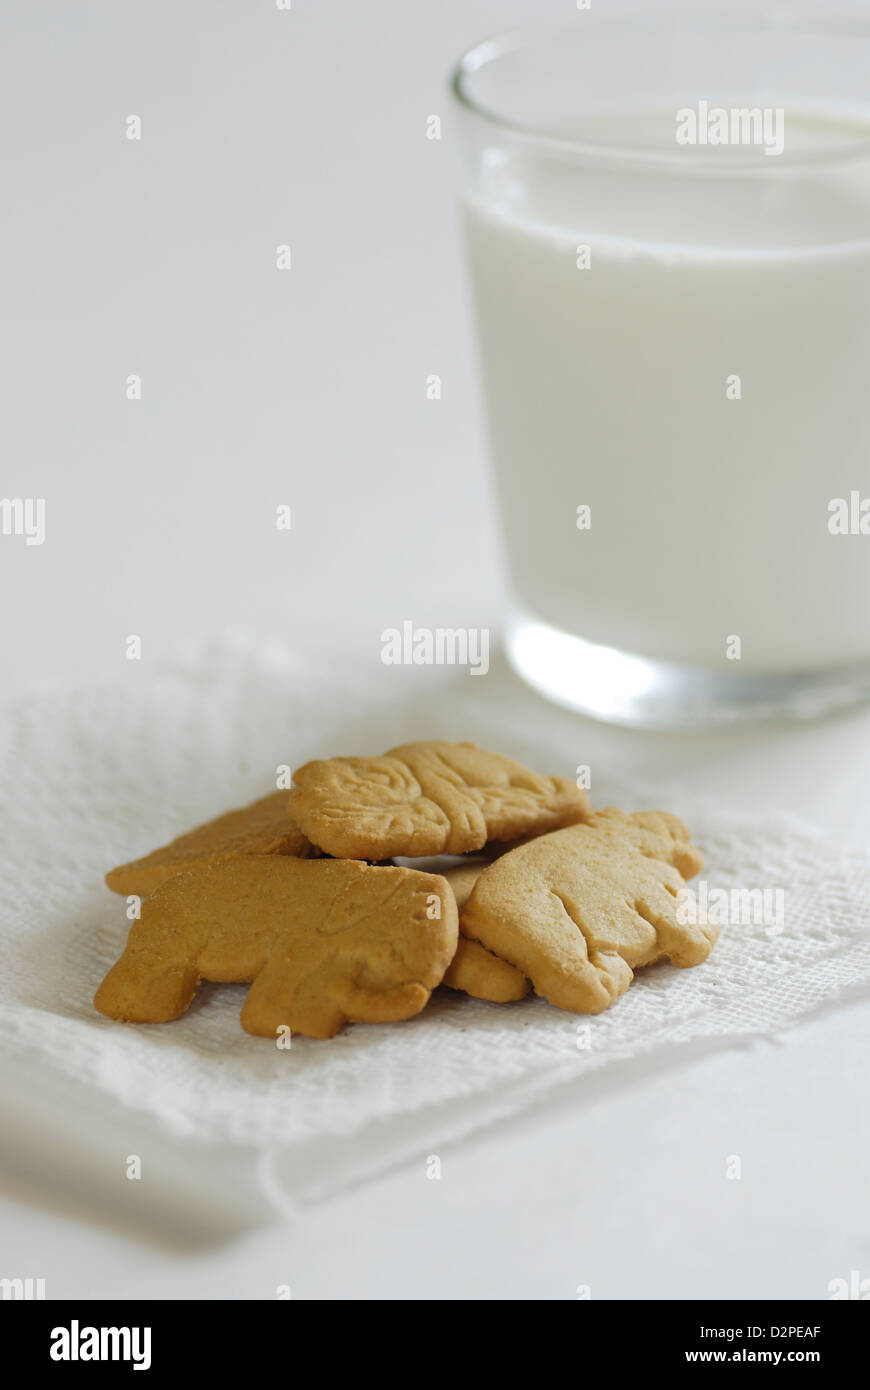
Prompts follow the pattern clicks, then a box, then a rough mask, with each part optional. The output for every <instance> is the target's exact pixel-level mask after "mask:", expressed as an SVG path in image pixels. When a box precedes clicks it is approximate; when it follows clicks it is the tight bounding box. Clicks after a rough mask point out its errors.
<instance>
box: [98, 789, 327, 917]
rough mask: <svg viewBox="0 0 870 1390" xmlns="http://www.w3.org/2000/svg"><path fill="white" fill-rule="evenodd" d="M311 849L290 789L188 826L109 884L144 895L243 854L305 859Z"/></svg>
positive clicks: (115, 872)
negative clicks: (296, 819)
mask: <svg viewBox="0 0 870 1390" xmlns="http://www.w3.org/2000/svg"><path fill="white" fill-rule="evenodd" d="M311 852H312V847H311V845H310V844H309V843H308V841H307V840H306V838H305V836H304V835H303V834H302V832H301V830H297V828H296V826H295V825H294V823H293V821H292V820H291V819H290V793H289V791H277V792H272V793H271V795H270V796H264V797H262V798H261V799H260V800H259V801H254V802H252V803H251V805H250V806H242V807H241V808H240V809H239V810H237V811H227V812H226V814H225V815H223V816H218V817H217V819H216V820H210V821H207V822H206V824H205V825H198V826H197V827H196V829H195V830H188V831H187V832H186V833H185V834H184V835H179V837H178V839H177V840H173V841H172V843H171V844H168V845H163V846H162V847H161V848H160V849H155V850H153V851H152V853H151V854H147V855H146V856H145V858H144V859H134V860H133V862H132V863H130V864H121V865H120V866H119V867H118V868H117V869H110V870H109V872H108V873H107V874H106V883H107V884H108V885H109V887H110V888H111V890H112V892H113V893H124V894H127V895H129V894H135V895H136V896H137V897H140V898H144V897H147V895H148V894H149V893H152V892H153V891H154V889H155V888H157V887H159V885H160V884H161V883H165V881H166V880H167V879H168V878H172V876H173V874H178V873H182V872H183V871H184V870H185V869H195V868H199V867H201V866H203V865H206V864H219V863H221V862H222V861H223V860H225V859H234V858H235V857H236V856H237V855H239V854H290V855H293V856H294V857H297V858H300V859H304V858H305V857H306V855H308V854H310V853H311Z"/></svg>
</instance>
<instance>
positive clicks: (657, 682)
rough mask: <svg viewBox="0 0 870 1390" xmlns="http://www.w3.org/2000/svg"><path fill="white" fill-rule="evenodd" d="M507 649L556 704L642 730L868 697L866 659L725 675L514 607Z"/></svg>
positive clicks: (731, 721)
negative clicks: (586, 635)
mask: <svg viewBox="0 0 870 1390" xmlns="http://www.w3.org/2000/svg"><path fill="white" fill-rule="evenodd" d="M507 654H508V659H509V661H510V663H511V665H512V666H513V668H514V670H515V671H516V672H517V674H518V675H520V676H522V678H523V680H525V681H527V682H528V684H529V685H531V686H534V688H535V690H537V691H539V692H540V693H541V694H542V695H545V696H546V697H547V698H548V699H550V700H554V701H555V702H556V703H557V704H560V705H566V706H567V707H568V708H569V709H574V710H578V711H579V712H580V713H581V714H587V715H591V716H592V718H594V719H603V720H606V721H607V722H608V723H611V724H632V725H635V726H636V727H638V728H645V729H669V730H677V729H695V730H701V729H721V728H728V727H734V726H741V727H742V726H744V725H751V724H758V723H767V722H774V721H782V720H797V719H820V718H821V717H822V716H823V715H826V714H830V713H832V712H833V711H836V710H841V709H845V708H847V707H848V706H850V705H856V704H860V703H862V702H863V701H865V700H868V699H870V661H866V662H861V663H859V664H856V665H850V666H839V667H836V668H833V669H832V668H826V669H824V670H818V671H783V672H772V673H770V674H768V675H759V674H755V675H752V674H742V673H740V672H735V673H734V675H730V674H728V673H721V672H717V671H705V670H702V669H700V668H697V667H691V666H680V665H675V664H672V663H670V662H665V661H652V660H650V659H648V658H647V657H641V656H632V655H630V654H628V653H626V652H620V651H616V650H615V649H614V648H613V647H600V646H596V645H595V644H593V643H592V642H584V641H583V640H582V638H580V637H575V636H573V635H572V634H571V633H568V632H563V631H561V630H560V629H559V628H556V627H550V625H549V624H547V623H542V622H540V621H539V620H538V619H537V618H534V617H532V616H531V615H530V614H527V613H523V612H522V611H521V610H517V609H515V610H514V612H513V615H512V617H511V619H510V621H509V623H508V628H507ZM735 664H738V663H735Z"/></svg>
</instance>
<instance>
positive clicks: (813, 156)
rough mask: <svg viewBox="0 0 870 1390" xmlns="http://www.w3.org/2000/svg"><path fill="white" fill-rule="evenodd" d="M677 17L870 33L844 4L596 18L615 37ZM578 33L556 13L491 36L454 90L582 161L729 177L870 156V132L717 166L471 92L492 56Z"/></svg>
mask: <svg viewBox="0 0 870 1390" xmlns="http://www.w3.org/2000/svg"><path fill="white" fill-rule="evenodd" d="M674 20H679V28H680V29H681V30H686V29H690V30H694V31H695V32H697V33H707V34H715V33H716V32H731V33H734V32H737V31H740V30H748V31H752V32H755V33H766V34H775V33H777V32H780V33H791V34H800V33H804V34H807V35H812V34H834V35H837V34H841V35H843V36H852V37H855V38H860V39H864V40H868V39H870V16H868V13H867V11H866V10H864V11H863V12H858V11H856V10H854V9H853V10H848V9H845V8H842V7H841V8H838V9H837V10H834V11H829V12H827V14H825V15H814V14H811V13H810V12H809V11H808V10H803V11H794V10H792V11H791V12H789V11H780V12H777V13H774V14H770V15H767V16H765V15H758V14H753V13H751V12H749V11H744V12H743V13H742V14H740V13H738V14H735V13H733V12H731V11H724V10H723V11H717V12H716V13H714V14H710V15H701V16H699V15H697V14H692V12H691V11H687V10H676V9H673V8H672V9H670V10H669V11H665V13H664V14H662V13H661V12H659V13H658V14H657V15H656V16H655V17H650V18H646V17H645V16H644V15H642V14H639V13H638V14H635V15H630V14H626V15H625V16H622V17H618V16H608V17H606V18H603V19H597V18H596V19H595V21H594V23H595V35H597V36H601V35H603V34H604V33H608V34H609V35H610V36H614V35H615V34H618V33H626V34H632V33H643V32H650V31H654V32H656V33H661V31H662V28H663V25H666V24H669V23H670V27H671V28H672V29H673V28H675V27H677V26H675V25H674V23H673V21H674ZM577 33H578V31H577V29H576V26H575V25H574V24H571V23H568V22H566V21H565V20H551V21H539V22H536V23H533V24H527V25H522V26H518V27H514V28H511V29H505V30H502V31H501V32H499V33H497V34H493V35H492V36H490V37H489V38H485V39H481V40H479V41H478V42H477V43H474V44H472V45H471V46H470V47H469V48H467V49H466V50H465V51H464V52H463V53H462V54H461V56H460V57H459V58H458V60H457V61H456V63H455V64H454V65H453V67H452V68H451V70H450V73H449V77H448V85H449V90H450V92H451V94H452V96H453V98H454V100H455V101H456V103H457V105H458V106H459V107H460V108H461V109H462V110H463V111H465V112H467V113H468V114H469V115H471V116H474V117H476V118H478V119H479V120H481V121H483V122H484V123H485V124H487V125H489V126H492V127H493V129H495V130H497V131H501V132H502V133H503V134H510V135H513V136H516V137H519V138H520V139H522V140H525V141H528V142H530V143H534V144H535V145H538V146H541V147H544V148H549V149H551V150H552V151H553V152H554V153H559V154H561V155H562V156H563V157H564V156H573V157H574V158H575V159H577V160H583V159H589V158H590V157H591V158H593V159H594V160H595V161H597V162H613V163H622V164H628V163H632V164H645V165H659V166H661V165H665V166H666V167H668V168H670V169H676V168H680V169H682V171H683V172H684V173H685V172H687V171H688V170H689V169H691V170H692V171H693V172H695V173H703V174H704V175H708V174H710V175H723V174H724V175H726V176H727V175H732V176H733V175H735V174H738V175H740V176H744V175H746V174H753V173H755V174H757V173H761V172H762V171H763V172H765V173H771V172H772V173H775V172H776V168H777V167H779V168H782V167H783V166H785V167H787V168H790V169H794V168H796V167H802V168H807V167H809V168H821V167H826V166H829V165H832V164H841V163H852V162H860V161H862V160H870V135H868V139H867V140H855V141H852V142H850V143H849V144H846V145H837V146H835V147H833V148H829V149H826V150H823V151H805V152H804V153H802V154H788V153H786V152H785V151H783V153H782V154H780V155H777V158H776V160H775V161H770V160H768V161H765V163H764V164H759V162H758V159H757V157H756V158H753V157H752V156H751V155H748V156H738V157H733V156H732V157H731V158H730V159H729V160H728V162H727V163H724V162H723V163H722V164H720V165H718V166H717V165H715V164H713V163H712V162H710V161H707V162H705V163H704V164H703V166H702V164H701V162H700V160H698V159H697V158H696V159H694V160H693V159H692V157H691V155H690V156H689V158H688V159H687V158H686V148H685V147H680V148H674V149H673V150H666V149H651V148H649V147H644V146H638V145H629V144H620V143H604V142H602V141H596V140H583V139H577V138H575V137H572V136H567V135H557V134H554V133H553V132H552V131H548V130H546V129H541V128H539V127H537V126H535V125H529V124H526V123H525V122H522V121H517V120H513V119H511V118H510V117H509V116H506V115H502V114H501V113H500V112H499V111H497V110H494V109H492V108H490V107H487V106H485V105H483V104H482V103H480V102H478V101H477V100H476V99H475V98H474V97H473V96H472V95H471V93H470V91H469V85H470V82H471V80H472V79H473V78H474V76H475V75H476V74H477V73H478V72H480V71H481V69H483V68H484V67H486V66H488V65H489V64H490V63H493V62H497V61H498V60H499V59H500V58H503V57H505V56H506V55H507V54H509V53H514V52H517V51H518V50H520V49H523V48H531V47H533V46H534V43H535V40H536V39H541V38H543V37H544V36H545V35H547V34H550V35H558V34H571V35H572V36H576V35H577ZM595 35H590V36H589V37H590V39H592V38H594V37H595ZM868 53H870V48H868ZM844 114H845V113H844ZM868 132H870V99H868ZM771 166H772V167H771Z"/></svg>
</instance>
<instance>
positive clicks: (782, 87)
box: [453, 0, 870, 728]
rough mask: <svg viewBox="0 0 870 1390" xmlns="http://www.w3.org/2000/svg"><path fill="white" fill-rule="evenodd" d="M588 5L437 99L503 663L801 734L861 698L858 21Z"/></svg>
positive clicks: (676, 711)
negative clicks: (504, 575)
mask: <svg viewBox="0 0 870 1390" xmlns="http://www.w3.org/2000/svg"><path fill="white" fill-rule="evenodd" d="M615 11H616V13H617V15H619V13H620V7H619V4H618V0H612V3H611V4H609V5H608V6H601V7H600V13H599V8H598V7H592V8H591V9H588V10H586V9H582V8H578V10H577V13H576V15H574V16H572V18H571V21H570V22H569V23H567V24H560V25H558V26H556V27H547V26H544V27H539V28H535V29H532V30H527V31H523V32H519V33H513V34H508V35H506V36H503V37H500V38H497V39H493V40H491V41H489V42H485V43H482V44H479V45H478V46H477V47H475V48H473V49H472V50H471V51H470V52H468V53H466V55H465V56H464V57H463V58H462V59H461V61H460V63H459V65H458V67H457V69H456V71H455V73H454V77H453V91H454V94H455V98H456V105H457V110H458V123H459V131H460V139H461V146H462V150H463V155H464V169H465V177H464V185H465V186H464V221H465V228H466V235H467V245H468V253H469V260H470V267H471V282H472V287H473V296H474V301H475V309H476V319H477V326H478V339H479V345H480V366H481V378H482V386H483V391H484V396H485V402H486V411H487V417H488V425H489V437H490V447H491V455H492V460H493V464H494V471H495V477H496V483H497V494H498V498H499V504H500V509H501V519H502V533H503V540H504V550H505V555H506V561H507V567H508V571H509V577H510V584H511V590H512V596H513V597H512V608H511V613H510V619H509V625H508V631H507V646H508V652H509V657H510V660H511V662H512V664H513V665H514V667H515V668H516V670H517V671H519V672H520V673H521V674H522V675H523V676H524V677H525V678H526V679H527V680H528V681H529V682H530V683H531V684H532V685H534V686H535V687H537V688H538V689H539V690H540V691H542V692H543V693H545V694H546V695H548V696H550V697H552V698H553V699H556V700H558V701H560V702H561V703H564V704H567V705H570V706H573V707H574V708H576V709H579V710H582V711H584V712H586V713H589V714H593V715H597V716H599V717H602V718H605V719H609V720H614V721H620V722H624V723H631V724H641V725H647V726H650V727H660V728H681V727H692V726H697V727H702V726H709V725H718V724H724V723H732V722H735V721H741V720H744V719H753V720H755V719H759V718H764V719H769V718H782V717H809V716H814V715H818V714H822V713H824V712H827V711H829V710H831V709H833V708H836V707H839V706H843V705H846V704H849V703H852V702H854V701H857V700H859V699H863V698H866V697H867V696H868V694H870V83H868V74H870V24H867V23H862V22H861V21H856V20H854V19H852V20H850V21H847V20H845V19H844V20H842V21H838V20H837V19H836V17H835V16H833V15H832V14H831V12H830V10H829V9H828V8H827V6H824V7H823V6H815V7H813V9H811V10H808V11H806V13H805V15H804V16H803V17H801V16H800V15H798V16H797V17H796V18H794V19H792V20H790V21H789V22H782V21H779V22H771V23H769V24H765V22H764V19H763V18H762V19H760V20H759V19H758V18H757V17H756V18H750V19H739V18H734V17H733V15H732V14H731V13H730V12H729V13H728V14H726V15H723V17H722V18H721V20H718V21H717V20H711V19H710V18H709V16H701V17H697V16H696V17H693V16H692V15H691V13H689V14H688V15H686V14H683V15H680V16H678V17H674V18H672V19H671V18H668V12H667V11H663V10H662V9H661V7H660V6H656V7H655V8H654V10H652V12H651V13H648V17H647V18H643V16H642V15H641V17H639V18H637V17H626V18H623V19H620V18H617V19H614V18H613V16H614V12H615ZM633 14H635V15H636V11H634V12H633Z"/></svg>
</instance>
